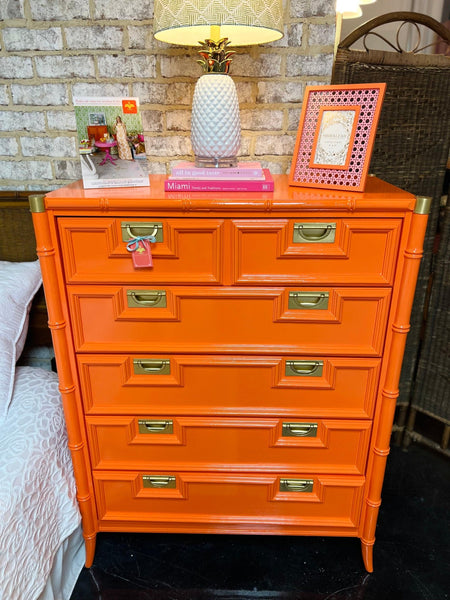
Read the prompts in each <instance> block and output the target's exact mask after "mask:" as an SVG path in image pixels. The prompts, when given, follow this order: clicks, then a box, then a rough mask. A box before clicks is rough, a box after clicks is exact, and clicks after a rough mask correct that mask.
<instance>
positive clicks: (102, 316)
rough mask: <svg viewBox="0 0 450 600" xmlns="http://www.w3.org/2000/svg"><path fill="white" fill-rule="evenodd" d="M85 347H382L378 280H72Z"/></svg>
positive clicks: (333, 351) (363, 350)
mask: <svg viewBox="0 0 450 600" xmlns="http://www.w3.org/2000/svg"><path fill="white" fill-rule="evenodd" d="M67 289H68V295H69V302H70V307H71V313H72V323H73V330H74V339H75V347H76V349H77V350H78V351H83V352H91V351H94V352H102V351H103V352H174V353H176V352H192V353H203V352H216V353H222V352H232V353H240V354H243V353H246V352H250V353H251V352H258V353H261V352H263V353H275V354H278V353H300V354H302V353H306V354H308V355H311V354H321V355H353V356H355V355H358V356H364V355H366V356H378V355H380V354H381V351H382V347H383V339H384V333H385V326H386V320H387V314H388V309H389V299H390V291H389V290H388V289H384V288H379V289H374V288H309V289H303V290H294V291H292V290H291V289H286V288H236V287H234V288H231V287H219V288H217V287H214V288H213V287H211V288H208V287H181V286H180V287H167V288H164V289H163V288H152V289H150V288H143V287H142V288H139V289H136V288H134V289H133V290H130V289H129V288H126V287H120V286H116V287H113V286H68V288H67Z"/></svg>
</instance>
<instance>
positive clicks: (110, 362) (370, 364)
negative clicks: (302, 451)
mask: <svg viewBox="0 0 450 600" xmlns="http://www.w3.org/2000/svg"><path fill="white" fill-rule="evenodd" d="M77 360H78V368H79V373H80V380H81V386H82V392H83V393H82V397H83V402H84V408H85V411H86V413H88V414H123V415H129V414H137V413H143V414H153V415H166V414H173V415H230V416H231V415H246V416H252V415H253V416H289V415H293V416H298V415H299V414H300V415H302V416H303V417H305V416H307V417H328V418H330V417H334V418H360V419H361V418H363V419H364V418H371V417H372V413H373V405H374V402H375V392H376V386H377V383H378V376H379V367H380V359H378V358H335V357H333V358H318V357H307V358H306V359H305V358H297V357H293V358H289V359H286V358H283V357H280V356H277V357H274V356H267V357H266V356H262V357H261V356H221V355H219V356H214V355H213V356H211V355H180V354H178V355H148V354H147V355H139V356H136V355H105V354H100V355H97V354H87V355H82V354H80V355H78V357H77Z"/></svg>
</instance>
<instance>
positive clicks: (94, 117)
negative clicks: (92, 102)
mask: <svg viewBox="0 0 450 600" xmlns="http://www.w3.org/2000/svg"><path fill="white" fill-rule="evenodd" d="M89 125H106V116H105V113H104V112H91V113H89Z"/></svg>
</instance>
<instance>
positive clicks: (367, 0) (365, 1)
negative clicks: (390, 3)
mask: <svg viewBox="0 0 450 600" xmlns="http://www.w3.org/2000/svg"><path fill="white" fill-rule="evenodd" d="M376 1H377V0H358V2H359V3H360V4H361V6H363V5H364V4H375V2H376Z"/></svg>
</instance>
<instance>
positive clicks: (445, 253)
mask: <svg viewBox="0 0 450 600" xmlns="http://www.w3.org/2000/svg"><path fill="white" fill-rule="evenodd" d="M442 223H443V227H442V231H441V233H440V244H439V250H438V253H437V257H436V264H435V266H434V269H433V271H434V274H433V287H432V293H431V296H430V303H429V307H428V310H427V320H426V329H425V335H424V340H423V347H422V351H421V354H420V359H419V365H418V369H417V377H416V381H415V388H414V395H413V400H412V406H413V408H416V409H417V410H420V411H422V412H424V413H426V414H428V415H431V416H432V417H435V418H437V419H439V420H440V421H442V422H443V423H446V424H447V425H450V402H449V401H448V400H449V383H450V382H449V360H450V204H447V207H446V214H445V216H444V218H443V219H442Z"/></svg>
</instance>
